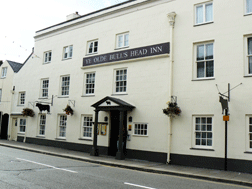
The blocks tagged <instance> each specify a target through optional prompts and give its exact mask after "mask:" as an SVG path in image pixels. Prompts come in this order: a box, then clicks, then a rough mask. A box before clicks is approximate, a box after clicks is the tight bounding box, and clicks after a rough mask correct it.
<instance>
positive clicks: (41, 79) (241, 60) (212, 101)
mask: <svg viewBox="0 0 252 189" xmlns="http://www.w3.org/2000/svg"><path fill="white" fill-rule="evenodd" d="M227 5H228V7H227ZM230 12H232V14H230ZM227 15H228V16H227ZM251 15H252V1H251V0H244V1H232V3H230V1H228V0H222V1H216V0H213V1H202V0H191V1H185V0H184V1H182V0H152V1H147V0H131V1H128V2H125V3H121V4H118V5H116V6H112V7H108V8H105V9H103V10H99V11H96V12H93V13H90V14H87V15H83V16H80V15H78V14H77V13H75V14H73V15H69V16H68V19H70V20H67V21H65V22H62V23H59V24H57V25H54V26H51V27H48V28H45V29H42V30H39V31H37V32H36V35H35V49H34V55H33V58H31V59H29V61H27V63H26V65H25V66H24V67H23V68H22V69H21V70H20V71H19V74H17V75H15V78H14V86H15V87H16V89H15V94H14V96H13V97H14V98H13V104H14V105H13V109H12V112H13V114H12V115H13V116H12V120H11V121H12V122H13V120H14V121H15V120H17V124H18V127H17V128H18V131H16V132H15V131H13V132H12V134H11V139H14V140H18V141H25V142H29V143H36V144H43V145H51V146H57V147H62V148H68V149H73V150H80V151H85V152H91V154H92V155H98V153H100V154H107V155H113V156H116V158H117V159H123V158H124V155H123V153H122V149H121V148H120V146H121V145H119V151H118V152H117V140H118V135H119V134H121V135H120V137H119V138H120V140H119V141H120V142H119V144H121V143H123V139H124V137H123V130H124V129H123V127H124V128H125V129H126V130H127V132H128V135H129V136H128V140H127V147H126V148H127V154H126V157H128V158H137V159H145V160H150V161H157V162H164V163H166V162H169V163H171V164H180V165H189V166H196V167H207V168H215V169H227V170H234V171H242V172H250V173H251V172H252V171H251V170H252V169H251V168H252V156H251V155H252V111H251V103H252V100H251V99H250V94H251V92H252V88H251V87H250V85H251V84H250V83H251V81H250V79H251V77H250V76H251V75H252V74H251V73H252V69H251V63H252V61H251V60H252V58H251V54H252V29H251V27H250V25H249V23H251V21H252V16H251ZM228 83H230V84H231V89H232V90H231V91H230V92H229V93H230V96H229V97H230V102H228V105H229V113H230V121H228V130H227V145H226V144H225V122H224V121H223V118H222V116H223V115H222V109H221V104H220V102H219V96H220V94H218V93H219V91H220V93H221V94H224V95H226V96H227V94H228V93H225V92H226V91H227V90H228ZM240 83H242V84H240ZM217 87H218V88H217ZM234 87H235V88H234ZM233 88H234V89H233ZM218 90H219V91H218ZM171 96H173V97H174V98H173V99H177V103H178V106H179V107H180V108H181V110H182V113H181V116H177V117H176V118H173V119H170V118H169V117H167V116H166V115H165V114H163V110H162V109H164V108H166V107H167V104H166V102H167V101H171V99H172V98H171ZM175 97H176V98H175ZM223 97H224V100H225V99H226V97H225V96H223ZM36 103H40V104H42V105H45V106H44V107H43V108H48V105H49V107H50V114H46V111H42V113H39V109H38V107H36ZM67 105H70V106H71V108H72V109H73V110H74V112H73V115H66V114H65V112H64V111H63V109H64V108H65V107H66V106H67ZM25 107H29V108H31V109H33V110H34V112H35V116H34V117H22V116H20V115H19V114H20V113H21V112H22V109H23V108H25ZM94 110H95V111H94ZM122 112H123V113H122ZM14 113H16V114H14ZM18 113H19V114H18ZM120 120H121V121H120ZM122 120H123V121H122ZM93 122H95V124H92V123H93ZM94 125H98V131H97V132H96V128H97V127H94ZM119 128H120V129H119ZM119 131H120V132H119ZM94 133H95V134H94ZM96 133H98V135H96ZM96 137H97V138H96ZM225 147H226V150H225ZM97 149H98V150H97ZM225 152H226V153H225ZM225 154H226V155H225Z"/></svg>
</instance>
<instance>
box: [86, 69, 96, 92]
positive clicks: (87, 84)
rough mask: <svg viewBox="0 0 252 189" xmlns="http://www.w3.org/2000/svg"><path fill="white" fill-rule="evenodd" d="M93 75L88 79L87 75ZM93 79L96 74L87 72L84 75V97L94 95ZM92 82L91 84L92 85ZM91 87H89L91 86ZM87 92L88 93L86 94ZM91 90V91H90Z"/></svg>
mask: <svg viewBox="0 0 252 189" xmlns="http://www.w3.org/2000/svg"><path fill="white" fill-rule="evenodd" d="M91 74H92V75H94V77H92V78H91V77H89V78H88V76H89V75H91ZM95 77H96V72H88V73H85V74H84V90H83V95H84V96H92V95H94V94H95ZM88 81H90V83H88ZM92 81H93V83H92ZM92 85H93V87H90V86H92ZM87 90H88V92H87ZM90 90H91V91H90Z"/></svg>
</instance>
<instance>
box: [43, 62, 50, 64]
mask: <svg viewBox="0 0 252 189" xmlns="http://www.w3.org/2000/svg"><path fill="white" fill-rule="evenodd" d="M50 63H51V62H43V64H50Z"/></svg>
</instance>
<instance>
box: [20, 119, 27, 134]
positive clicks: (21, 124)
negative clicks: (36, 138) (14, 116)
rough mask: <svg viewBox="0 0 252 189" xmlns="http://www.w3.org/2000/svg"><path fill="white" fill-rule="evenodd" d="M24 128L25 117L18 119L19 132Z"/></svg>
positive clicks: (22, 131)
mask: <svg viewBox="0 0 252 189" xmlns="http://www.w3.org/2000/svg"><path fill="white" fill-rule="evenodd" d="M25 128H26V119H20V120H19V132H21V133H24V132H25Z"/></svg>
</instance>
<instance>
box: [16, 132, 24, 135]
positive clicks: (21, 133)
mask: <svg viewBox="0 0 252 189" xmlns="http://www.w3.org/2000/svg"><path fill="white" fill-rule="evenodd" d="M17 134H18V135H25V132H18V133H17Z"/></svg>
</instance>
